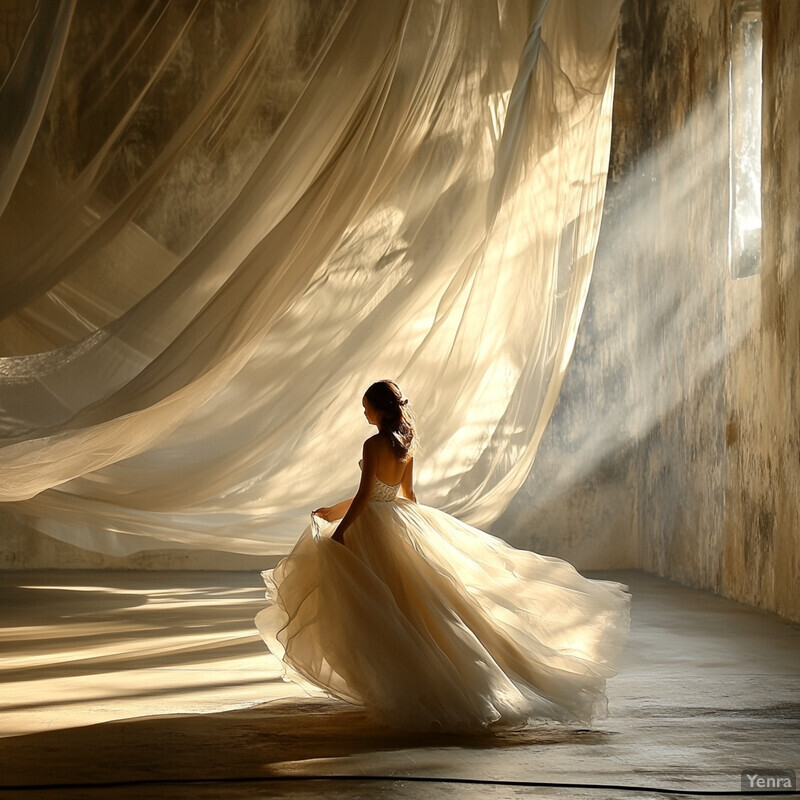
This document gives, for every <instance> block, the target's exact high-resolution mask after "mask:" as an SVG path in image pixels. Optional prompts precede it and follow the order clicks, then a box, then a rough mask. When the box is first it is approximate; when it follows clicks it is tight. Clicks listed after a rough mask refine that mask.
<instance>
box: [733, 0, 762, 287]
mask: <svg viewBox="0 0 800 800" xmlns="http://www.w3.org/2000/svg"><path fill="white" fill-rule="evenodd" d="M728 131H729V136H730V218H729V247H728V258H729V265H730V270H731V275H732V276H733V277H734V278H746V277H748V276H750V275H756V274H758V272H759V271H760V270H761V1H760V0H734V2H733V7H732V9H731V58H730V108H729V115H728Z"/></svg>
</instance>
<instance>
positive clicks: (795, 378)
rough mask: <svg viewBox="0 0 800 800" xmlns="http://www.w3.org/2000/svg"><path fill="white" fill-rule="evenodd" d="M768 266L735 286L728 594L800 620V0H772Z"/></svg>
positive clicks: (724, 555) (766, 18)
mask: <svg viewBox="0 0 800 800" xmlns="http://www.w3.org/2000/svg"><path fill="white" fill-rule="evenodd" d="M762 13H763V24H764V57H763V78H764V97H763V147H762V164H763V167H762V169H763V173H762V183H763V194H762V216H763V222H764V230H763V240H762V248H763V266H762V271H761V275H760V277H759V278H756V279H748V280H746V281H734V282H732V284H731V285H730V286H729V287H728V292H727V294H726V315H727V319H728V320H733V319H736V318H738V317H739V316H741V315H743V314H745V313H747V309H748V303H747V299H748V298H747V293H748V292H752V294H753V295H754V296H755V297H756V298H757V300H758V302H757V303H755V304H753V305H752V308H751V309H750V314H751V315H752V326H751V327H750V329H749V330H748V333H747V336H746V337H745V338H744V339H743V340H742V342H741V343H740V345H739V346H738V347H737V348H736V349H734V350H733V351H732V352H731V353H730V356H729V358H728V360H727V362H726V372H725V403H726V408H727V412H728V419H727V429H726V432H727V436H726V442H727V448H726V459H725V466H726V480H725V497H726V504H725V517H724V527H723V532H722V542H721V553H720V560H721V570H722V575H721V581H720V584H719V590H720V591H721V593H722V594H725V595H727V596H729V597H735V598H736V599H740V600H743V601H744V602H747V603H752V604H753V605H758V606H762V607H763V608H767V609H770V610H772V611H776V612H777V613H779V614H782V615H785V616H787V617H789V618H791V619H794V620H797V621H800V264H799V262H800V216H799V215H800V124H799V123H798V120H799V119H800V3H797V2H793V1H792V0H764V3H763V12H762Z"/></svg>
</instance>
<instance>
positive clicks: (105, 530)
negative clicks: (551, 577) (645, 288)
mask: <svg viewBox="0 0 800 800" xmlns="http://www.w3.org/2000/svg"><path fill="white" fill-rule="evenodd" d="M620 2H621V0H597V1H596V2H593V3H585V2H583V0H549V1H548V0H510V2H502V1H501V0H475V2H465V3H461V2H459V3H449V2H435V1H434V0H390V1H388V2H375V0H324V2H320V1H319V0H304V2H299V0H270V1H269V2H249V3H247V2H245V3H242V2H234V0H217V2H203V0H148V2H142V1H141V0H127V2H124V3H123V2H121V3H115V4H107V3H104V2H102V1H101V0H77V2H76V0H60V2H59V3H58V4H56V3H46V4H45V3H41V4H40V5H39V6H34V7H33V9H32V11H31V14H30V19H29V20H27V21H26V24H27V31H26V33H25V35H24V39H23V40H22V41H21V42H20V43H19V46H18V50H17V52H16V58H15V60H14V63H13V65H11V67H10V69H9V70H8V72H7V74H6V76H5V81H4V83H3V85H2V90H1V91H0V110H2V112H3V126H2V132H0V137H2V143H1V146H0V168H2V174H0V208H3V213H2V217H0V245H1V246H2V252H3V253H4V263H3V269H2V274H0V316H1V317H2V319H1V320H0V347H2V353H0V355H2V358H0V434H2V447H0V500H2V501H3V502H4V510H5V511H7V512H9V513H13V514H16V515H19V516H21V517H22V518H24V520H25V521H26V522H27V523H28V524H30V525H33V526H34V527H37V528H39V529H40V530H43V531H46V532H47V533H49V534H51V535H54V536H57V537H59V538H62V539H64V540H66V541H70V542H73V543H75V544H78V545H81V546H83V547H88V548H90V549H97V550H102V551H104V552H109V553H125V552H132V551H134V550H136V549H142V548H144V547H148V546H153V543H154V541H158V542H161V543H162V545H161V546H164V544H163V543H167V542H168V543H171V544H170V545H168V546H202V547H206V548H214V549H220V550H228V551H232V552H240V553H262V554H267V553H281V552H285V551H286V550H287V549H288V547H289V545H290V544H291V543H292V542H293V541H294V540H295V539H296V538H297V536H298V533H299V531H300V529H301V528H302V526H303V524H304V521H305V519H306V518H307V514H308V511H309V509H310V508H313V507H317V506H319V505H323V504H326V503H330V502H333V501H336V500H339V499H342V498H343V497H345V496H350V495H351V494H352V492H353V490H354V488H355V487H356V486H357V483H358V478H359V475H358V467H357V462H358V457H359V455H360V446H361V442H362V441H363V439H364V438H365V437H366V436H367V435H369V433H370V430H369V428H368V427H367V425H366V423H365V422H364V419H363V416H362V414H361V407H360V400H361V396H362V394H363V391H364V389H365V388H366V387H367V386H368V385H369V383H371V382H372V381H373V380H376V379H379V378H383V377H391V378H394V379H395V380H397V381H398V383H399V384H400V386H401V387H402V388H403V390H404V391H405V393H406V394H407V395H408V396H409V397H411V399H412V402H413V405H414V407H415V410H416V413H417V417H418V424H419V433H420V436H421V441H422V446H423V449H422V452H421V453H420V455H419V456H418V459H417V461H418V466H417V484H418V494H419V496H420V498H421V499H422V500H423V502H425V503H426V504H427V505H431V506H437V507H439V508H441V509H443V510H444V511H447V512H449V513H451V514H454V515H456V516H458V517H460V518H461V519H463V520H465V521H467V522H469V523H470V524H473V525H487V524H489V523H490V522H491V521H492V520H493V519H494V518H496V517H497V516H498V515H499V514H500V513H501V512H502V510H503V509H504V508H505V507H506V505H507V504H508V502H509V501H510V499H511V498H512V497H513V495H514V493H515V492H516V491H517V489H518V488H519V486H520V485H521V483H522V482H523V480H524V479H525V476H526V475H527V473H528V471H529V469H530V466H531V464H532V461H533V458H534V455H535V452H536V448H537V445H538V443H539V440H540V438H541V435H542V432H543V429H544V426H545V425H546V422H547V420H548V418H549V416H550V414H551V412H552V409H553V407H554V404H555V400H556V397H557V395H558V391H559V388H560V385H561V382H562V378H563V375H564V371H565V369H566V365H567V363H568V360H569V357H570V353H571V350H572V346H573V342H574V339H575V334H576V330H577V325H578V322H579V319H580V315H581V311H582V307H583V303H584V300H585V297H586V291H587V288H588V284H589V280H590V276H591V268H592V260H593V255H594V249H595V244H596V241H597V236H598V230H599V226H600V218H601V212H602V204H603V194H604V188H605V179H606V169H607V162H608V150H609V140H610V127H611V101H612V94H613V74H614V57H615V46H616V36H615V34H616V21H617V15H618V10H619V5H620Z"/></svg>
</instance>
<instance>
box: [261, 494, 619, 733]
mask: <svg viewBox="0 0 800 800" xmlns="http://www.w3.org/2000/svg"><path fill="white" fill-rule="evenodd" d="M334 528H335V525H332V524H329V523H325V522H323V521H321V520H317V518H312V524H311V525H309V527H308V528H307V529H306V530H305V531H304V532H303V534H302V535H301V537H300V539H299V541H298V542H297V544H296V546H295V548H294V550H293V551H292V553H291V554H290V555H289V556H288V557H287V558H285V559H284V560H283V561H281V562H280V563H279V564H278V566H277V567H276V568H275V569H274V570H269V571H265V572H264V573H262V575H263V577H264V580H265V583H266V585H267V598H268V599H269V600H270V601H271V603H270V605H269V606H268V607H267V608H266V609H264V610H263V611H262V612H261V613H260V614H259V615H258V616H257V617H256V625H257V627H258V629H259V631H260V633H261V635H262V637H263V638H264V640H265V642H266V643H267V645H268V647H269V648H270V650H271V651H272V652H273V653H274V654H275V655H276V656H277V657H278V658H280V659H281V660H282V662H283V665H284V670H285V677H287V678H288V679H293V680H297V681H299V682H301V683H302V682H304V681H308V682H310V683H312V684H314V685H315V686H317V687H320V688H322V689H324V690H325V691H326V692H328V693H329V694H330V695H332V696H334V697H337V698H339V699H342V700H345V701H348V702H351V703H354V704H357V705H360V706H363V707H365V708H366V709H368V710H369V711H371V712H372V713H373V715H374V716H375V717H377V718H378V719H380V720H381V721H383V722H385V723H388V724H389V725H391V726H394V727H397V728H402V729H408V730H434V731H436V730H439V731H446V732H447V731H449V732H473V731H474V732H479V731H483V730H487V729H491V730H497V729H504V728H517V727H522V726H524V725H525V724H527V723H528V722H530V721H533V720H542V719H549V720H558V721H561V722H576V721H581V722H590V721H591V720H592V719H595V718H598V717H602V716H605V715H607V713H608V709H607V700H606V694H605V686H606V679H607V678H609V677H611V676H613V675H614V674H616V666H615V665H616V663H617V662H618V659H619V655H620V652H621V650H622V648H623V646H624V643H625V640H626V638H627V634H628V630H629V626H630V595H629V594H628V593H627V591H626V590H627V587H626V586H624V585H622V584H619V583H616V582H611V581H599V580H590V579H587V578H585V577H583V576H582V575H580V574H579V573H578V572H577V571H576V570H575V569H574V568H573V567H572V566H571V565H570V564H568V563H567V562H565V561H562V560H560V559H557V558H553V557H549V556H542V555H538V554H536V553H532V552H529V551H524V550H517V549H515V548H513V547H511V546H510V545H508V544H507V543H505V542H504V541H502V540H500V539H497V538H495V537H493V536H490V535H488V534H486V533H484V532H483V531H480V530H477V529H476V528H473V527H471V526H469V525H466V524H464V523H462V522H460V521H459V520H457V519H455V518H454V517H451V516H449V515H448V514H445V513H443V512H441V511H438V510H436V509H433V508H430V507H427V506H423V505H419V504H417V503H414V502H411V501H408V500H404V499H398V500H396V501H394V502H370V503H369V504H368V506H367V507H366V509H365V510H364V511H363V512H362V513H361V515H360V516H359V517H358V518H357V519H356V521H355V522H354V524H353V525H352V526H351V527H350V528H349V529H348V530H347V533H346V536H345V539H346V544H345V545H344V546H342V545H340V544H338V543H337V542H334V541H332V540H331V539H330V533H331V532H332V530H333V529H334Z"/></svg>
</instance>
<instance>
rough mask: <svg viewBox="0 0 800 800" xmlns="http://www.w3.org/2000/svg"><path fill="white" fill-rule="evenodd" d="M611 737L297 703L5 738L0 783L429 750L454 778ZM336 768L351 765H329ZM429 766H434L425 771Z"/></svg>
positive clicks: (350, 770)
mask: <svg viewBox="0 0 800 800" xmlns="http://www.w3.org/2000/svg"><path fill="white" fill-rule="evenodd" d="M614 735H615V734H612V733H607V732H603V731H598V730H587V729H585V728H577V727H573V728H570V727H568V726H564V725H555V724H550V725H548V724H542V725H541V726H537V727H535V728H529V729H526V730H524V731H515V732H504V733H498V734H494V735H487V736H482V737H475V736H470V737H465V736H452V735H441V734H438V735H434V734H398V733H397V732H393V731H390V730H388V729H386V728H383V727H381V726H379V725H377V724H376V723H373V722H370V721H369V720H368V718H367V717H366V715H365V714H364V712H363V711H360V710H355V709H352V707H350V706H347V705H346V704H344V703H338V702H334V701H327V700H320V699H316V698H313V699H305V698H293V699H291V700H285V699H284V700H278V701H273V702H270V703H265V704H262V705H259V706H254V707H251V708H247V709H241V710H236V711H226V712H222V713H219V714H193V715H178V716H158V717H141V718H134V719H127V720H118V721H114V722H107V723H102V724H99V725H91V726H87V727H82V728H68V729H64V730H58V731H48V732H45V733H35V734H29V735H25V736H18V737H13V738H8V739H4V740H2V747H0V774H1V775H2V776H3V778H2V784H3V786H4V787H9V786H21V785H37V786H42V785H45V784H49V785H52V784H60V785H62V786H63V785H64V784H97V783H107V782H110V783H125V782H129V781H141V780H164V781H177V780H187V781H192V780H209V779H223V780H224V779H229V780H236V779H237V778H239V779H241V778H242V777H245V776H249V777H264V778H271V777H276V778H277V777H280V776H285V777H289V776H293V775H297V774H309V775H311V774H316V775H326V774H331V773H346V774H354V775H358V774H359V773H361V774H364V773H365V772H366V771H369V772H374V770H375V763H374V760H373V761H372V762H369V764H368V762H367V760H366V758H365V757H366V756H368V755H369V754H373V753H379V752H385V751H393V750H412V751H413V750H414V749H423V748H424V749H426V750H428V751H429V752H430V750H432V749H433V750H441V752H442V755H443V761H442V764H441V767H442V769H443V770H444V771H445V774H447V771H450V770H451V768H452V763H451V759H450V758H449V757H447V751H448V750H449V749H452V748H458V749H461V750H464V749H476V750H494V749H498V748H512V747H521V746H525V747H537V746H541V747H545V746H553V745H585V746H593V745H597V744H607V743H608V739H609V737H613V736H614ZM330 759H344V761H342V762H341V763H339V764H336V765H332V764H330V763H329V760H330ZM362 759H363V760H362ZM434 761H435V759H434ZM405 763H406V765H407V768H406V769H403V770H401V771H400V772H399V774H400V775H403V774H408V768H412V767H413V759H411V760H409V759H408V758H406V759H405ZM366 766H371V769H369V770H365V769H364V767H366ZM432 766H433V767H434V770H435V766H436V765H435V764H431V761H430V760H427V761H426V767H427V769H428V770H430V768H431V767H432Z"/></svg>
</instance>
